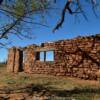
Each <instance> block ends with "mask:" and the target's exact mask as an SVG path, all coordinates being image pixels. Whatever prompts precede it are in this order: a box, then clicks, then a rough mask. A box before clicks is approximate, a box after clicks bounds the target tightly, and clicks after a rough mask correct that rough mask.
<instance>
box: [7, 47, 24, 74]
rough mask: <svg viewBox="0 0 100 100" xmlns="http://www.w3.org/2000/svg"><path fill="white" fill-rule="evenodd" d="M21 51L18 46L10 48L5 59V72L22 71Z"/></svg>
mask: <svg viewBox="0 0 100 100" xmlns="http://www.w3.org/2000/svg"><path fill="white" fill-rule="evenodd" d="M22 60H23V53H22V50H21V49H20V48H16V47H13V48H10V49H9V54H8V61H7V72H14V73H17V72H19V71H22V70H23V69H22V66H23V64H22Z"/></svg>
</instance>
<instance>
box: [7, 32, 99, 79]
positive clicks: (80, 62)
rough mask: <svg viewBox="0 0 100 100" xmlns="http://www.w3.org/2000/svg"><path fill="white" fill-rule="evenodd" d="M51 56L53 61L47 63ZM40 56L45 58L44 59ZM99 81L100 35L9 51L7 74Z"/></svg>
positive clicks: (15, 48) (14, 48)
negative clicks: (43, 75) (24, 73)
mask: <svg viewBox="0 0 100 100" xmlns="http://www.w3.org/2000/svg"><path fill="white" fill-rule="evenodd" d="M49 52H52V55H50V54H49V56H50V57H51V56H52V58H53V59H52V61H51V60H47V56H48V53H49ZM41 55H42V56H43V58H42V59H41ZM20 71H24V72H26V73H33V74H50V75H56V76H69V77H78V78H83V79H93V80H94V79H100V78H99V77H100V34H97V35H94V36H86V37H77V38H74V39H67V40H59V41H56V42H47V43H42V44H41V45H40V46H38V45H34V44H33V45H30V46H27V47H24V48H17V47H12V48H10V49H9V54H8V61H7V72H13V73H17V72H20Z"/></svg>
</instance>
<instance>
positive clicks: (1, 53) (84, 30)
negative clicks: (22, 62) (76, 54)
mask: <svg viewBox="0 0 100 100" xmlns="http://www.w3.org/2000/svg"><path fill="white" fill-rule="evenodd" d="M65 1H66V0H61V1H60V0H59V4H58V6H59V7H60V6H61V8H60V9H62V7H63V4H64V2H65ZM59 14H61V12H60V11H59V12H53V14H50V15H48V16H47V19H46V22H47V25H48V26H49V27H40V26H33V30H32V33H33V36H34V38H33V39H30V40H29V39H23V40H20V39H19V38H17V37H16V36H14V35H12V36H10V37H9V39H10V40H11V41H12V45H11V46H22V47H24V46H27V45H30V44H41V43H42V42H47V41H56V40H62V39H69V38H74V37H77V36H87V35H93V34H98V33H99V32H100V18H96V17H95V16H94V15H93V14H92V12H88V11H87V15H88V17H89V20H88V21H86V20H85V19H84V18H83V16H80V18H79V19H78V17H75V16H72V15H69V14H66V19H65V22H64V24H63V26H62V27H61V28H60V29H59V30H57V31H56V32H55V33H52V29H53V28H54V26H55V25H56V23H57V21H59V19H60V16H58V15H59ZM7 54H8V53H7V49H0V61H3V60H5V59H7Z"/></svg>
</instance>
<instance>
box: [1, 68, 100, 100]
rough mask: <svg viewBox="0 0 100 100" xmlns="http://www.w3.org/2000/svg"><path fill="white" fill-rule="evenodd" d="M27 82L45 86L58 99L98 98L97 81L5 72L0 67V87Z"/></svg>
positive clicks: (87, 99) (96, 99)
mask: <svg viewBox="0 0 100 100" xmlns="http://www.w3.org/2000/svg"><path fill="white" fill-rule="evenodd" d="M28 84H34V85H37V86H42V87H44V88H47V89H48V90H49V91H51V92H52V93H54V94H55V98H61V99H60V100H63V99H65V98H67V97H71V98H76V99H75V100H100V99H99V98H100V82H97V81H88V80H80V79H76V78H69V77H56V76H51V75H36V74H31V75H30V74H26V73H23V72H21V73H18V74H13V73H6V68H5V67H0V87H5V86H6V87H19V86H24V85H28ZM55 100H56V99H55Z"/></svg>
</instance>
